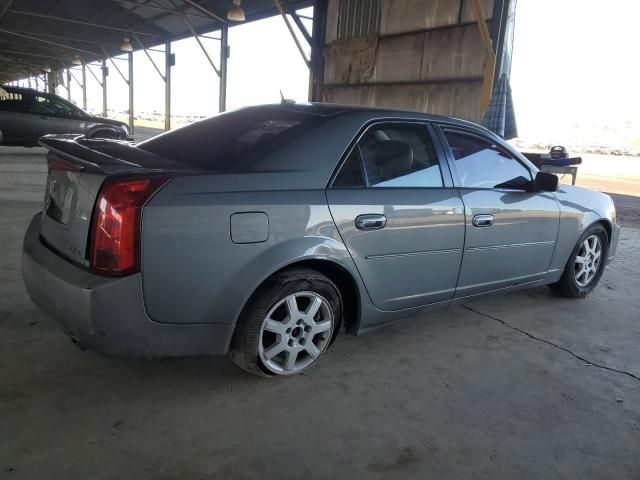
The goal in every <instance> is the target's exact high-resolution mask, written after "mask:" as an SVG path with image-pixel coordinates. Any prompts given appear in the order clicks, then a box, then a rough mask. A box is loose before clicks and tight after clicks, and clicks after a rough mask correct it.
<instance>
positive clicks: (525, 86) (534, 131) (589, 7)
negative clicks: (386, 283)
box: [72, 0, 640, 142]
mask: <svg viewBox="0 0 640 480" xmlns="http://www.w3.org/2000/svg"><path fill="white" fill-rule="evenodd" d="M305 13H306V14H308V15H310V14H311V13H312V9H309V10H307V11H306V12H305ZM639 21H640V1H639V0H608V1H607V2H602V1H600V0H562V1H559V0H518V9H517V16H516V30H515V45H514V57H513V69H512V87H513V93H514V101H515V108H516V115H517V119H518V125H519V131H520V136H521V137H525V138H527V139H532V140H540V141H548V142H554V141H560V142H562V141H563V140H564V139H565V138H566V136H568V135H569V136H571V135H573V136H576V135H578V136H579V135H582V136H584V137H591V136H595V137H597V136H600V135H602V134H610V132H611V130H615V131H616V132H617V131H619V130H620V129H621V128H622V127H623V126H624V125H625V123H627V124H628V123H629V122H631V123H632V124H633V125H636V126H638V128H640V93H639V91H638V90H639V88H640V66H639V64H640V62H639V61H638V52H637V47H638V46H639V45H640V25H639V24H638V22H639ZM309 28H310V25H309ZM203 41H204V42H205V44H206V45H207V46H208V49H209V51H210V52H211V54H212V57H213V58H214V61H215V62H216V65H219V46H218V45H219V44H218V42H217V41H215V40H207V39H204V40H203ZM229 43H230V46H231V58H230V59H229V76H228V95H227V106H228V108H229V109H232V108H237V107H240V106H244V105H251V104H259V103H268V102H277V101H279V99H280V93H279V91H280V89H282V91H283V92H284V94H285V96H286V97H287V98H292V99H295V100H299V101H304V100H306V99H307V89H308V72H307V68H306V66H305V64H304V62H303V61H302V58H301V57H300V54H299V52H298V50H297V49H296V46H295V44H294V42H293V40H292V39H291V37H290V35H289V32H288V30H287V28H286V26H285V24H284V22H283V20H282V18H280V17H273V18H270V19H266V20H263V21H259V22H253V23H250V24H246V25H240V26H235V27H233V28H231V29H229ZM302 43H303V45H306V44H305V42H302ZM173 51H174V52H175V54H176V66H175V67H174V68H173V70H172V75H173V92H172V94H173V99H172V109H173V114H174V115H188V114H195V115H212V114H214V113H216V112H217V110H218V78H217V76H216V75H215V74H214V72H213V71H212V69H211V67H210V66H209V64H208V62H207V60H206V58H205V57H204V55H203V53H202V52H201V51H200V49H199V48H198V46H197V44H196V42H195V40H193V39H186V40H182V41H179V42H175V43H174V44H173ZM152 55H154V57H156V58H157V63H158V64H159V65H160V67H161V68H163V62H164V56H163V54H162V53H153V52H152ZM119 65H120V66H121V69H122V70H123V72H124V73H125V75H126V62H122V61H120V62H119ZM134 68H135V72H134V76H135V84H136V92H135V99H134V105H135V111H136V112H137V113H138V114H139V113H140V112H154V111H155V112H158V113H162V112H163V109H164V90H163V88H164V87H163V83H162V81H161V80H160V78H159V76H158V74H157V73H156V72H155V70H154V69H153V67H152V66H151V64H150V63H149V60H148V59H147V58H146V57H145V56H144V53H143V52H136V53H135V54H134ZM94 71H95V72H96V74H97V75H99V69H98V68H94ZM88 83H89V90H88V96H89V105H88V107H89V110H91V111H94V112H99V111H100V110H101V102H102V96H101V95H102V94H101V90H100V87H99V86H98V84H97V82H95V80H93V78H91V80H90V81H89V82H88ZM108 85H109V86H108V90H109V108H110V109H113V110H120V111H125V110H126V109H127V103H128V96H127V95H128V94H127V90H126V85H125V83H124V82H123V80H122V79H121V78H120V76H119V75H118V73H117V72H116V70H115V68H113V66H110V75H109V82H108ZM72 96H73V99H74V101H76V103H78V104H80V103H81V90H80V88H79V87H78V86H77V85H76V84H74V86H73V88H72ZM576 126H579V128H578V129H576ZM576 130H577V131H578V133H576ZM627 130H629V128H628V127H627ZM616 134H617V133H614V135H616ZM634 138H640V132H638V133H637V135H636V137H634ZM589 139H590V138H587V140H589Z"/></svg>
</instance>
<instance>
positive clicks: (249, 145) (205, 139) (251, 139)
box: [139, 107, 323, 171]
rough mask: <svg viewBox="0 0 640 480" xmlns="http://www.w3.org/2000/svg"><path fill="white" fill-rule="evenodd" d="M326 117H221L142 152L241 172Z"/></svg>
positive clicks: (261, 111)
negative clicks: (244, 167) (243, 168)
mask: <svg viewBox="0 0 640 480" xmlns="http://www.w3.org/2000/svg"><path fill="white" fill-rule="evenodd" d="M322 118H323V117H322V116H319V115H315V114H310V113H303V112H296V111H291V110H286V109H282V108H277V107H269V108H264V107H261V108H246V109H241V110H236V111H234V112H229V113H225V114H222V115H217V116H215V117H213V118H209V119H207V120H203V121H200V122H196V123H194V124H193V125H189V126H187V127H184V128H181V129H179V130H176V131H173V132H169V133H166V134H164V135H160V136H158V137H155V138H153V139H151V140H148V141H146V142H143V143H141V144H140V145H139V147H140V148H142V149H143V150H146V151H148V152H151V153H155V154H156V155H160V156H162V157H164V158H168V159H170V160H174V161H177V162H180V163H185V164H188V165H191V166H193V167H197V168H201V169H204V170H211V171H232V170H233V171H237V170H239V169H241V167H242V166H248V165H251V164H253V163H254V162H255V161H256V160H258V159H260V158H261V157H263V156H264V155H266V154H267V153H269V152H271V151H273V150H275V149H276V148H278V147H280V146H282V145H285V144H286V143H288V142H290V141H292V140H293V139H295V138H297V137H299V136H300V135H302V134H303V133H305V132H307V131H308V130H310V129H312V128H314V127H316V126H317V125H318V124H319V123H320V122H321V121H322Z"/></svg>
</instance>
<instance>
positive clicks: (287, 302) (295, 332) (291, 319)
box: [258, 291, 334, 375]
mask: <svg viewBox="0 0 640 480" xmlns="http://www.w3.org/2000/svg"><path fill="white" fill-rule="evenodd" d="M333 325H334V314H333V311H332V309H331V305H330V304H329V302H328V301H327V300H326V299H325V298H324V297H322V296H321V295H318V294H317V293H315V292H310V291H303V292H296V293H292V294H290V295H287V296H286V297H285V298H283V299H281V300H279V301H278V302H277V303H276V304H275V305H274V306H273V307H272V308H271V309H270V310H269V312H268V313H267V315H266V316H265V318H264V320H263V322H262V326H261V328H260V339H259V342H258V353H259V355H260V360H262V363H263V365H264V366H265V367H266V368H267V369H268V370H270V371H271V372H273V373H276V374H278V375H293V374H296V373H299V372H301V371H302V370H304V369H305V368H307V367H308V366H309V365H311V364H312V363H313V362H314V361H315V360H316V359H317V358H318V357H319V356H320V355H321V354H322V353H323V352H324V350H325V349H326V348H327V346H328V345H329V342H330V341H331V336H332V334H333Z"/></svg>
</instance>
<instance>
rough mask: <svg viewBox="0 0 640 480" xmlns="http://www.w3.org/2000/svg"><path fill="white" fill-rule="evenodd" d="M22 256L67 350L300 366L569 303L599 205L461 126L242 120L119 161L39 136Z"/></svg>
mask: <svg viewBox="0 0 640 480" xmlns="http://www.w3.org/2000/svg"><path fill="white" fill-rule="evenodd" d="M41 144H42V145H43V146H45V147H47V148H48V149H49V155H48V163H49V177H48V182H47V190H46V199H45V202H44V206H43V209H42V211H41V212H40V213H38V214H37V215H36V216H35V217H34V219H33V221H32V223H31V225H30V226H29V229H28V231H27V233H26V236H25V240H24V255H23V273H24V280H25V284H26V287H27V290H28V291H29V293H30V295H31V298H32V299H33V301H34V302H35V303H36V304H37V305H38V306H40V307H41V308H42V309H43V310H44V311H45V312H46V313H48V314H49V315H50V316H51V317H52V318H53V320H54V321H55V322H56V323H57V324H58V325H59V326H60V327H61V328H62V330H64V331H65V332H66V333H67V334H68V335H69V336H70V337H71V338H72V339H73V340H74V342H75V343H77V344H78V345H80V346H83V347H86V348H89V349H92V350H96V351H100V352H103V353H107V354H114V355H126V356H137V357H157V356H177V355H202V354H226V353H230V354H231V358H232V359H233V361H234V362H235V363H236V364H238V365H239V366H240V367H242V368H243V369H245V370H246V371H248V372H250V373H253V374H257V375H269V376H271V375H291V374H296V373H300V372H302V371H304V370H305V369H307V368H308V367H310V366H311V365H313V364H315V363H316V362H317V361H318V359H319V358H320V357H321V356H322V355H323V354H324V352H325V351H326V350H327V348H328V347H329V346H330V344H331V343H332V341H333V340H335V338H336V336H337V335H338V333H339V332H341V331H344V332H347V333H350V334H356V335H357V334H361V333H363V332H366V331H368V330H371V329H372V328H374V327H377V326H380V325H382V324H384V323H387V322H389V321H392V320H394V319H397V318H400V317H406V316H408V315H410V314H412V313H415V312H420V311H424V310H425V309H430V308H437V307H444V306H448V305H450V304H452V303H453V302H459V301H461V300H464V299H467V298H469V297H472V296H476V295H480V294H485V293H489V292H504V291H508V290H513V289H518V288H524V287H532V286H538V285H543V284H547V285H549V286H550V287H551V288H552V289H553V290H554V291H555V292H557V293H558V294H560V295H564V296H568V297H576V298H577V297H584V296H585V295H587V294H589V292H591V291H592V290H593V289H594V288H595V287H596V285H597V284H598V281H599V280H600V278H601V276H602V273H603V270H604V268H605V265H606V264H607V262H609V261H610V260H611V259H612V258H613V257H614V255H615V251H616V245H617V243H618V237H619V226H618V225H617V223H616V214H615V208H614V205H613V202H612V201H611V198H610V197H608V196H607V195H605V194H602V193H598V192H593V191H589V190H585V189H582V188H578V187H573V186H568V185H560V186H559V185H558V180H557V177H555V176H553V175H550V174H547V173H543V172H539V171H538V169H537V168H536V167H535V166H534V165H533V164H531V163H530V162H529V161H528V160H527V159H526V158H525V157H523V156H522V155H521V154H520V153H518V152H517V151H515V150H514V149H513V148H512V147H511V146H509V145H508V144H506V143H504V142H503V141H502V140H501V139H500V138H498V137H496V136H495V135H493V134H492V133H490V132H489V131H487V130H485V129H483V128H482V127H479V126H477V125H475V124H472V123H469V122H465V121H461V120H456V119H452V118H447V117H439V116H432V115H424V114H419V113H410V112H399V111H386V110H374V109H365V108H355V107H343V106H337V105H322V104H305V105H291V104H283V105H271V106H261V107H252V108H246V109H241V110H238V111H234V112H230V113H225V114H222V115H218V116H216V117H213V118H210V119H208V120H204V121H202V122H198V123H195V124H193V125H190V126H188V127H185V128H182V129H179V130H176V131H173V132H170V133H166V134H163V135H160V136H158V137H156V138H153V139H151V140H149V141H147V142H144V143H141V144H139V145H137V146H133V145H129V144H127V143H125V142H118V141H114V140H92V139H86V138H84V137H82V136H73V135H66V136H64V135H63V136H47V137H43V138H42V139H41Z"/></svg>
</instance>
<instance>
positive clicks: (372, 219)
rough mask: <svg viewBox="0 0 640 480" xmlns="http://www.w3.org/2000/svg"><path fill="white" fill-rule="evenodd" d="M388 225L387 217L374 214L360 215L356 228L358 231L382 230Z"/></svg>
mask: <svg viewBox="0 0 640 480" xmlns="http://www.w3.org/2000/svg"><path fill="white" fill-rule="evenodd" d="M386 225H387V217H385V216H384V215H378V214H374V213H367V214H365V215H358V217H357V218H356V228H357V229H358V230H380V229H382V228H384V227H385V226H386Z"/></svg>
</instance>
